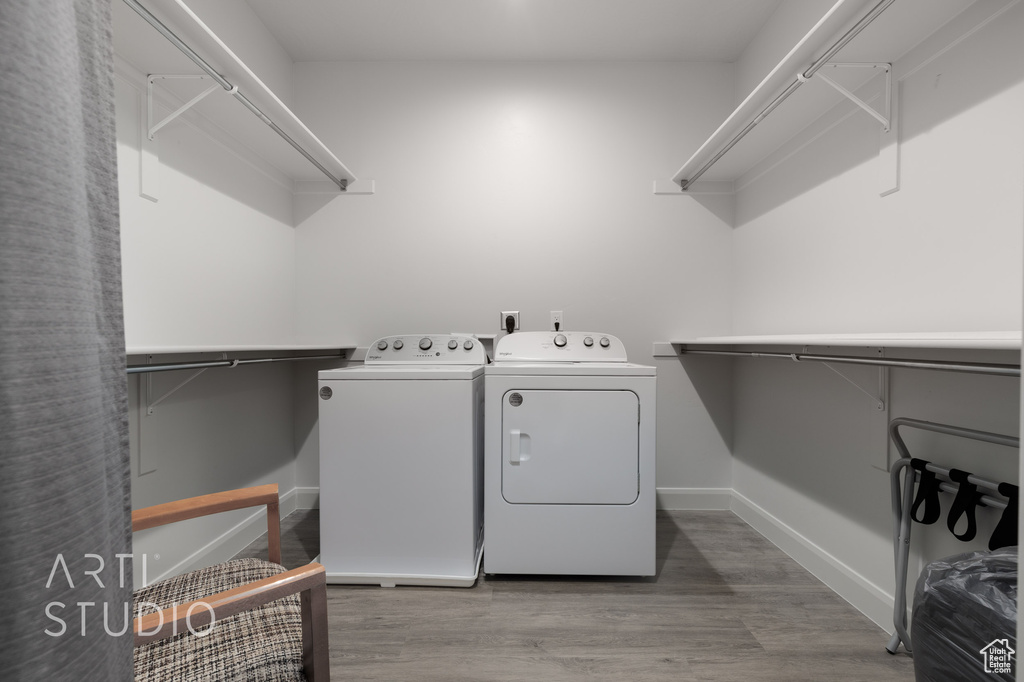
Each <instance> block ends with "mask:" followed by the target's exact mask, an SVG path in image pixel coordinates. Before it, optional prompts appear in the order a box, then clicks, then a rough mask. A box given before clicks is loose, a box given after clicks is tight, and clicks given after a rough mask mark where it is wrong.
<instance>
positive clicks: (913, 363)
mask: <svg viewBox="0 0 1024 682" xmlns="http://www.w3.org/2000/svg"><path fill="white" fill-rule="evenodd" d="M679 352H680V353H685V354H687V355H725V356H730V357H747V358H780V359H784V360H795V361H796V362H804V361H811V362H832V363H845V364H849V365H872V366H875V367H904V368H910V369H935V370H941V371H945V372H966V373H970V374H991V375H996V376H1008V377H1019V376H1020V367H1019V366H1018V365H1002V364H995V363H984V362H951V361H948V360H909V359H906V360H905V359H900V358H858V357H852V356H849V355H846V356H843V355H817V354H811V353H762V352H759V351H742V350H691V349H689V348H683V349H681V350H680V351H679Z"/></svg>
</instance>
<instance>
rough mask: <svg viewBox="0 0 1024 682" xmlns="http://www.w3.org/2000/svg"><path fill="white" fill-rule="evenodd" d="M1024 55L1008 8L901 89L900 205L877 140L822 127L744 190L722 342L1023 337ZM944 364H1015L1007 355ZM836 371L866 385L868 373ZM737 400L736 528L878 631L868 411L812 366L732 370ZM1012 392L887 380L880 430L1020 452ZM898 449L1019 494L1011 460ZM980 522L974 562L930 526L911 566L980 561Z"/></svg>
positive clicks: (878, 486)
mask: <svg viewBox="0 0 1024 682" xmlns="http://www.w3.org/2000/svg"><path fill="white" fill-rule="evenodd" d="M1021 35H1024V6H1020V5H1018V6H1016V7H1015V8H1013V9H1012V10H1010V12H1008V13H1007V14H1006V15H1004V16H1002V17H1000V18H999V20H998V21H995V22H993V23H991V24H990V25H988V26H986V27H985V28H984V29H982V30H981V31H979V32H978V33H977V34H975V35H973V36H970V37H968V38H967V39H966V40H964V41H963V42H962V43H960V44H958V45H956V46H955V47H953V48H952V49H951V50H950V51H948V52H946V53H944V54H941V55H940V56H938V58H936V59H935V60H934V61H931V62H930V63H928V64H927V65H925V66H924V67H923V68H920V69H919V70H917V71H916V72H914V73H912V74H911V75H908V76H907V77H906V78H905V79H904V80H903V81H902V83H901V95H900V97H901V100H900V104H901V115H902V123H901V133H900V135H901V140H902V142H901V148H900V154H901V173H900V176H901V186H900V190H899V191H898V192H897V193H895V194H892V195H889V196H886V197H879V195H878V188H879V175H880V168H879V163H880V161H879V159H878V158H877V157H876V155H877V153H878V144H879V142H878V140H879V126H878V125H877V124H876V123H875V122H874V121H873V120H872V119H870V118H869V117H867V116H866V115H863V114H860V113H856V114H854V115H852V116H850V117H848V118H846V119H842V118H841V117H840V116H838V115H833V116H832V118H831V120H830V121H829V123H830V124H831V123H834V124H835V127H834V128H832V129H831V130H828V131H827V132H825V133H824V134H823V135H821V136H819V137H815V136H814V135H812V134H810V133H808V134H806V135H804V136H802V137H801V138H800V139H798V140H796V141H795V142H794V143H793V144H791V145H789V146H788V147H787V149H786V150H785V154H780V155H779V156H778V158H777V159H776V160H775V161H776V162H777V165H775V167H774V168H772V169H771V170H770V171H769V172H768V173H766V174H763V175H754V176H752V178H747V179H745V180H744V182H741V184H745V186H744V188H743V189H742V190H741V191H740V193H739V194H738V196H737V205H736V211H737V227H736V231H735V234H734V243H733V248H734V259H735V260H734V273H735V278H734V308H733V310H734V322H733V328H734V331H735V332H736V333H739V334H753V333H800V332H807V333H812V332H835V333H842V332H872V331H951V330H955V331H961V330H1000V329H1020V328H1021V281H1022V278H1021V270H1022V268H1021V252H1022V234H1024V230H1022V226H1024V213H1022V206H1024V127H1022V126H1021V121H1022V120H1024V60H1022V59H1021V48H1020V36H1021ZM939 47H940V46H935V49H936V50H938V49H939ZM895 72H896V73H897V74H899V73H907V68H906V65H905V64H902V65H901V64H899V63H898V64H897V65H896V68H895ZM850 107H852V105H850ZM848 110H849V109H848ZM838 113H846V110H844V111H842V112H837V114H838ZM815 132H816V131H815ZM767 166H771V164H767ZM759 170H763V169H759ZM917 354H918V355H921V354H922V352H920V351H919V352H917ZM959 355H960V359H982V360H990V361H992V360H995V361H1001V362H1013V363H1016V362H1018V361H1019V354H1017V353H990V354H980V355H981V356H980V357H979V354H971V353H961V354H959ZM844 371H845V372H846V373H847V374H848V375H850V376H851V378H853V379H854V380H855V381H857V382H858V383H860V384H861V385H862V386H865V387H867V388H868V389H869V390H870V389H872V388H873V387H874V386H876V385H877V377H876V376H875V375H876V371H875V370H870V369H868V370H865V369H857V368H853V369H848V370H844ZM733 380H734V382H735V383H734V386H735V413H734V419H735V441H734V449H733V454H734V457H735V461H734V466H733V486H734V488H735V490H736V492H737V494H738V495H739V498H740V503H739V505H738V506H739V508H740V509H741V511H742V513H743V514H744V515H745V517H746V518H748V519H750V520H751V522H752V523H753V524H754V525H755V526H758V527H759V528H761V529H762V531H763V532H765V533H766V534H769V535H771V536H772V537H774V538H775V539H776V540H777V541H778V542H780V543H782V544H784V545H786V546H787V548H788V549H789V550H790V551H792V552H793V553H794V554H795V555H796V556H797V557H798V558H800V559H801V560H802V561H804V562H805V564H806V565H808V566H809V567H811V568H812V569H813V570H815V571H816V572H817V573H818V574H819V575H820V576H822V577H823V578H824V579H826V581H827V582H829V583H830V584H831V585H832V586H833V587H834V588H836V589H837V590H838V591H839V592H840V594H842V595H843V596H845V597H847V598H848V599H850V600H852V601H853V602H854V603H855V604H857V605H858V606H859V607H860V608H862V609H863V610H865V612H866V613H868V615H870V616H871V617H872V618H875V619H876V621H878V622H879V623H880V624H882V625H883V626H884V625H886V623H887V622H889V618H890V617H891V614H890V612H888V610H887V609H891V601H889V602H888V604H886V600H887V599H891V595H892V593H893V589H894V581H893V578H892V575H891V574H892V545H891V519H890V514H889V508H890V507H889V501H888V499H889V498H888V480H887V475H886V474H885V473H884V472H883V471H881V470H879V469H876V468H873V467H872V464H871V463H872V461H877V460H876V458H877V456H878V443H879V442H884V438H885V435H884V432H881V431H880V427H879V425H878V422H877V420H874V419H873V418H872V417H871V416H870V413H871V410H872V404H871V401H870V400H869V398H868V397H867V396H865V395H863V394H862V393H860V392H859V391H857V389H856V388H854V387H851V386H850V385H849V384H848V383H846V382H845V381H844V380H843V379H842V378H840V377H837V376H835V375H834V374H833V373H832V372H830V371H828V369H827V368H825V367H823V366H821V365H796V364H794V363H781V362H778V361H769V360H744V361H741V362H737V363H736V365H735V368H734V377H733ZM1018 386H1019V384H1018V382H1017V381H1016V380H1013V379H1006V378H986V377H978V376H969V375H956V374H947V373H936V372H922V371H919V370H898V371H895V370H894V371H893V372H892V375H891V385H890V390H891V396H890V416H891V417H897V416H906V417H913V418H918V419H924V420H930V421H938V422H946V423H952V424H956V425H960V426H966V427H971V428H976V429H982V430H989V431H995V432H1001V433H1007V434H1016V433H1018V430H1019V400H1020V398H1019V392H1018V391H1019V388H1018ZM880 439H881V440H880ZM910 445H911V447H912V448H914V449H912V452H914V454H915V455H917V456H921V457H924V458H926V459H927V458H934V459H935V460H936V461H940V462H943V463H945V464H948V465H953V466H960V467H962V468H965V469H967V470H970V471H975V472H978V473H981V474H982V475H986V476H987V477H990V478H993V479H996V480H1009V481H1013V480H1016V478H1017V456H1016V453H1015V452H1010V453H1006V452H1000V449H999V448H986V447H984V446H973V445H969V444H968V445H967V446H965V447H958V443H956V442H952V443H951V442H949V441H948V439H943V438H938V437H922V436H920V435H912V436H911V439H910ZM946 504H947V505H948V501H947V503H946ZM947 508H948V506H947ZM981 516H982V517H985V516H986V515H985V514H981ZM994 518H995V517H989V518H986V519H985V520H983V521H981V530H980V531H979V535H978V539H977V540H976V541H975V542H974V543H971V544H960V543H957V542H956V541H955V540H952V539H951V537H950V536H949V534H948V533H947V532H946V530H945V528H944V524H940V525H941V526H942V527H941V528H927V529H923V528H922V527H920V526H915V529H914V533H915V534H916V539H915V540H914V544H913V546H914V548H915V549H914V551H915V561H916V562H920V561H922V560H924V559H932V558H936V557H938V556H945V555H948V554H951V553H953V552H957V551H966V550H967V549H976V548H983V547H984V545H985V543H986V542H987V540H988V533H989V532H990V531H991V528H992V526H993V525H994V522H995V521H994ZM918 567H919V564H918ZM911 572H912V574H915V573H916V572H915V566H914V564H912V565H911Z"/></svg>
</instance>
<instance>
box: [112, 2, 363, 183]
mask: <svg viewBox="0 0 1024 682" xmlns="http://www.w3.org/2000/svg"><path fill="white" fill-rule="evenodd" d="M124 2H125V4H126V5H128V6H129V7H131V8H132V9H133V10H135V12H136V13H138V15H139V16H140V17H142V18H143V19H145V20H146V22H147V23H148V24H149V25H150V26H152V27H153V28H155V29H156V30H157V31H158V32H159V33H160V35H162V36H163V37H164V38H167V40H168V41H170V43H171V44H172V45H174V46H175V47H176V48H178V49H179V50H181V52H182V53H183V54H184V55H185V56H186V57H188V58H189V59H191V60H192V61H193V62H195V64H196V66H198V67H199V68H200V69H202V70H203V71H205V72H206V73H208V74H209V75H210V78H212V79H213V80H215V81H217V83H218V84H219V85H220V86H221V87H222V88H224V89H225V90H227V91H228V93H229V94H231V95H233V96H234V98H235V99H237V100H238V101H239V102H241V103H242V104H243V105H244V106H245V108H246V109H248V110H249V111H251V112H252V113H253V114H255V116H256V118H258V119H260V120H261V121H263V122H264V123H265V124H267V126H269V127H270V129H271V130H273V131H274V132H275V133H277V134H278V135H280V136H281V139H283V140H284V141H285V142H287V143H288V144H290V145H291V146H292V147H293V148H294V149H295V151H297V152H298V153H300V154H302V155H303V156H304V157H306V159H307V160H308V161H309V162H310V163H311V164H313V165H314V166H316V167H317V169H318V170H319V171H320V172H321V173H323V174H324V175H326V176H327V177H328V178H330V180H331V182H333V183H334V184H335V185H337V186H338V189H340V190H341V191H342V192H344V191H345V189H346V188H347V187H348V180H346V179H344V178H339V177H336V176H335V175H334V173H332V172H331V171H330V170H329V169H328V168H327V167H326V166H324V165H323V164H322V163H320V162H319V161H317V159H316V158H315V157H314V156H313V155H312V154H310V153H309V152H308V151H306V149H305V148H304V147H303V146H302V145H300V144H299V143H298V142H296V141H295V140H293V139H292V137H291V136H290V135H288V133H286V132H285V131H284V130H283V129H282V128H281V127H280V126H278V125H277V124H276V123H274V122H273V121H272V120H270V117H269V116H267V115H266V114H264V113H263V112H262V111H261V110H260V108H259V107H257V106H256V105H255V104H253V103H252V102H251V101H250V100H249V98H248V97H246V96H245V95H243V94H242V93H241V92H239V91H238V87H237V86H235V85H232V84H231V83H230V82H229V81H228V79H226V78H224V76H222V75H221V74H220V72H218V71H217V70H216V69H215V68H213V67H212V66H211V65H210V64H209V63H208V62H207V61H206V60H205V59H203V58H202V57H200V56H199V55H198V54H197V53H196V51H195V50H193V49H192V48H191V47H189V46H188V45H186V44H185V43H184V41H182V40H181V38H179V37H178V36H177V35H175V33H174V32H173V31H172V30H171V29H170V28H168V27H167V25H166V24H164V23H163V22H162V21H160V20H159V19H157V18H156V16H155V15H154V14H153V13H152V12H150V11H149V10H148V9H146V8H145V7H143V6H142V5H141V4H139V2H138V1H137V0H124Z"/></svg>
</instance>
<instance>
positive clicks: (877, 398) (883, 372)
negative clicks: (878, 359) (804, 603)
mask: <svg viewBox="0 0 1024 682" xmlns="http://www.w3.org/2000/svg"><path fill="white" fill-rule="evenodd" d="M821 364H823V365H825V366H826V367H828V368H829V369H830V370H832V371H833V372H835V373H836V374H838V375H839V376H840V377H842V378H843V379H845V380H846V382H847V383H849V384H850V385H851V386H853V387H854V388H856V389H857V390H858V391H860V392H861V393H863V394H864V395H866V396H867V397H869V398H871V401H872V402H873V403H874V404H875V409H876V410H884V409H885V396H886V393H887V391H886V383H887V379H888V369H889V368H888V367H879V368H878V395H875V393H872V392H871V391H869V390H868V389H866V388H864V387H863V386H861V385H860V384H858V383H857V382H856V381H854V380H853V379H851V378H850V377H848V376H846V375H845V374H843V373H842V372H840V371H839V370H838V369H836V368H835V367H833V366H832V365H830V364H829V363H827V362H823V363H821Z"/></svg>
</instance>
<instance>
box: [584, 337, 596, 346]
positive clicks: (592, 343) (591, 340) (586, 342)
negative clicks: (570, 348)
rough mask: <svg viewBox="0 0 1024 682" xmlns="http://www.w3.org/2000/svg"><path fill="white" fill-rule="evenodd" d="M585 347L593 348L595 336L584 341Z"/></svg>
mask: <svg viewBox="0 0 1024 682" xmlns="http://www.w3.org/2000/svg"><path fill="white" fill-rule="evenodd" d="M583 345H584V346H586V347H587V348H590V347H591V346H593V345H594V337H593V336H588V337H586V338H585V339H583Z"/></svg>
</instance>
